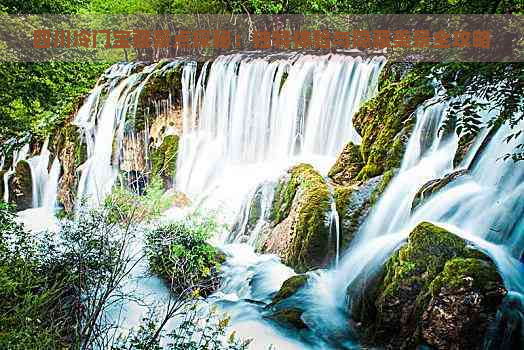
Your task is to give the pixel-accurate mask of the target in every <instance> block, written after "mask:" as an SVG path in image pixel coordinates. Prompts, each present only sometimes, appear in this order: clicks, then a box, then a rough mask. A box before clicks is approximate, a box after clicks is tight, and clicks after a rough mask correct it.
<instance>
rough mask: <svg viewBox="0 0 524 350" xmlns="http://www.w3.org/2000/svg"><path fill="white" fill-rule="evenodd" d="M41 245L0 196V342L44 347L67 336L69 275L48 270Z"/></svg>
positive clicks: (65, 340) (5, 345)
mask: <svg viewBox="0 0 524 350" xmlns="http://www.w3.org/2000/svg"><path fill="white" fill-rule="evenodd" d="M43 252H45V250H43V247H42V246H41V245H40V244H38V242H37V241H35V239H34V237H32V236H31V235H30V234H29V233H28V232H26V231H25V230H24V228H23V227H22V226H21V225H20V224H17V223H16V222H15V215H14V212H13V208H11V207H9V206H8V205H6V204H5V203H3V202H0V348H8V349H27V348H31V349H50V348H60V347H62V346H64V345H65V344H67V343H68V342H69V339H68V330H69V327H70V321H71V320H72V315H71V312H70V311H71V310H70V309H69V307H70V306H71V304H70V303H69V301H70V300H71V293H70V292H71V291H70V289H69V288H68V287H69V283H70V279H71V275H69V274H68V272H67V271H62V270H60V269H52V270H49V269H48V268H47V266H46V261H45V259H44V258H43V257H44V256H45V255H44V254H43Z"/></svg>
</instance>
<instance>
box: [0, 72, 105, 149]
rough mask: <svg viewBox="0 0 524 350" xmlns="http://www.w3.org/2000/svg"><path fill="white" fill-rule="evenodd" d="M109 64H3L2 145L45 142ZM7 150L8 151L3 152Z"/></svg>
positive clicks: (0, 96) (0, 101)
mask: <svg viewBox="0 0 524 350" xmlns="http://www.w3.org/2000/svg"><path fill="white" fill-rule="evenodd" d="M107 67H108V64H107V63H85V62H47V63H25V62H3V63H0V81H2V84H1V86H0V142H1V143H2V144H5V143H6V141H7V140H9V139H10V138H13V137H14V138H17V139H20V138H22V137H23V136H26V135H28V134H29V135H33V136H34V137H35V140H36V141H42V140H43V139H44V138H45V137H46V136H48V135H49V134H50V133H51V132H52V131H53V130H54V129H55V128H56V127H57V126H58V125H61V124H62V123H63V122H64V121H65V120H66V118H67V117H69V116H70V115H71V114H72V113H73V112H74V110H75V109H76V108H77V106H78V104H79V103H80V102H81V100H82V97H83V96H84V95H85V94H87V93H88V92H89V91H90V90H91V88H92V87H93V86H94V84H95V82H96V80H97V79H98V77H99V76H100V74H101V73H102V72H103V71H104V70H105V69H106V68H107ZM4 151H5V150H4Z"/></svg>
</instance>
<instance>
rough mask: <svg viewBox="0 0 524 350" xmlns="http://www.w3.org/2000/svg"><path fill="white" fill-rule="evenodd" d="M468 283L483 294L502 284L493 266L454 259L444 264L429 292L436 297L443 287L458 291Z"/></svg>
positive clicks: (476, 261)
mask: <svg viewBox="0 0 524 350" xmlns="http://www.w3.org/2000/svg"><path fill="white" fill-rule="evenodd" d="M470 283H473V285H472V287H473V288H474V289H475V290H479V291H481V292H485V291H489V290H491V289H493V286H494V285H500V284H502V279H501V278H500V275H499V273H498V272H497V269H496V268H495V266H494V265H493V264H491V263H489V262H487V261H485V260H481V259H476V258H466V259H464V258H455V259H452V260H450V261H448V262H447V263H446V265H445V266H444V270H443V271H442V272H441V273H440V274H439V275H438V276H437V277H436V278H435V279H434V280H433V282H432V283H431V285H430V290H431V294H432V295H433V296H436V295H438V294H439V293H440V291H441V289H442V288H443V287H446V289H448V290H459V289H461V288H467V287H469V284H470Z"/></svg>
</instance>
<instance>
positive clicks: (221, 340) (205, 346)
mask: <svg viewBox="0 0 524 350" xmlns="http://www.w3.org/2000/svg"><path fill="white" fill-rule="evenodd" d="M198 305H199V304H198V303H194V302H191V303H188V304H185V305H184V307H183V310H180V313H179V315H178V317H177V319H178V320H179V321H180V324H179V325H178V326H177V327H176V329H175V330H173V331H172V332H170V333H169V334H167V335H165V337H167V338H168V339H169V340H170V342H169V344H168V345H167V346H166V347H164V348H163V347H161V346H160V344H159V337H157V333H158V329H159V323H158V321H157V320H156V319H155V318H154V317H147V318H145V319H144V320H142V323H141V324H140V326H139V327H138V328H137V329H136V330H134V331H132V332H131V334H130V335H129V336H128V337H126V338H125V339H124V340H123V341H121V342H120V344H118V345H117V346H115V347H114V348H113V349H112V350H128V349H129V350H131V349H133V350H139V349H144V350H146V349H147V350H149V349H152V350H161V349H168V350H245V349H247V348H248V346H249V344H250V342H251V341H250V340H240V339H237V337H236V334H235V332H232V333H231V334H229V336H228V335H227V327H228V326H229V322H230V319H229V318H228V317H226V318H222V317H219V315H218V313H217V311H216V310H214V309H212V310H210V311H209V313H207V312H206V313H204V312H202V310H201V309H200V308H199V307H198ZM203 314H204V315H203ZM204 316H205V317H204Z"/></svg>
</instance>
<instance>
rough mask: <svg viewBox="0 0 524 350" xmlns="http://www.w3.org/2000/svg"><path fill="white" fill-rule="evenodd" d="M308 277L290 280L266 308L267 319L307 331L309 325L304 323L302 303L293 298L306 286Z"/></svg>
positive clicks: (293, 277) (285, 282) (297, 277)
mask: <svg viewBox="0 0 524 350" xmlns="http://www.w3.org/2000/svg"><path fill="white" fill-rule="evenodd" d="M308 279H309V277H308V276H307V275H296V276H292V277H290V278H288V279H287V280H286V281H284V283H283V284H282V287H280V290H279V291H278V292H277V293H276V294H275V296H274V297H273V299H272V301H271V304H269V305H268V306H267V307H266V312H267V314H266V316H265V317H266V318H269V319H271V320H274V321H276V322H278V323H280V324H283V325H286V326H291V327H294V328H296V329H305V328H307V325H306V324H305V323H304V321H302V314H303V313H304V310H303V309H302V308H301V307H300V303H298V302H296V301H294V300H293V299H292V297H293V296H294V295H295V294H296V293H297V292H298V291H299V290H300V289H301V288H302V287H304V286H305V285H306V283H307V281H308Z"/></svg>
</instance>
